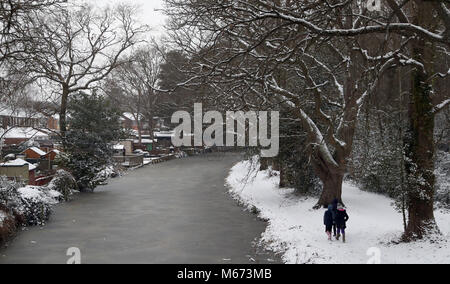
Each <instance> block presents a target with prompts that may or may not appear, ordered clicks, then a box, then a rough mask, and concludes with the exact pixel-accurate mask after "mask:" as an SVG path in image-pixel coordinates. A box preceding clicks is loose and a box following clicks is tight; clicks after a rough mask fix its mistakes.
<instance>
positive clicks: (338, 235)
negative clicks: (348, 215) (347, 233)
mask: <svg viewBox="0 0 450 284" xmlns="http://www.w3.org/2000/svg"><path fill="white" fill-rule="evenodd" d="M340 237H341V234H339V233H338V234H337V235H336V240H338V241H339V238H340Z"/></svg>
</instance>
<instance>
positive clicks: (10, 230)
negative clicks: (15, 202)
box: [0, 208, 17, 245]
mask: <svg viewBox="0 0 450 284" xmlns="http://www.w3.org/2000/svg"><path fill="white" fill-rule="evenodd" d="M6 211H7V210H4V208H2V209H0V245H1V244H3V243H5V242H6V241H8V240H9V239H10V238H11V236H13V235H14V233H15V232H16V229H17V226H16V220H15V218H14V216H11V215H10V214H8V213H7V212H6Z"/></svg>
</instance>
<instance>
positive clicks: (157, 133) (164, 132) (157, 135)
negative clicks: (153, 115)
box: [154, 131, 175, 138]
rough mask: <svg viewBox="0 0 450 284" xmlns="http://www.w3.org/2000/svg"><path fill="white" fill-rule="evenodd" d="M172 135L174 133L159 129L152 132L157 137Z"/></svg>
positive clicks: (170, 136) (169, 136)
mask: <svg viewBox="0 0 450 284" xmlns="http://www.w3.org/2000/svg"><path fill="white" fill-rule="evenodd" d="M174 135H175V134H174V132H172V131H161V132H155V133H154V136H155V137H158V138H172V137H173V136H174Z"/></svg>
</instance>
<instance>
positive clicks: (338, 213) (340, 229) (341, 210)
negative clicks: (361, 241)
mask: <svg viewBox="0 0 450 284" xmlns="http://www.w3.org/2000/svg"><path fill="white" fill-rule="evenodd" d="M348 219H349V217H348V214H347V210H346V209H345V207H344V205H342V204H341V203H339V200H338V199H334V200H333V203H332V204H330V205H329V206H328V210H327V211H326V212H325V214H324V217H323V220H324V225H325V232H326V233H327V235H328V240H330V241H331V234H332V233H333V236H334V237H335V238H336V240H339V239H340V237H341V236H342V241H343V242H344V243H345V229H346V228H347V226H346V224H347V221H348Z"/></svg>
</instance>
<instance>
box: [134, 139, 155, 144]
mask: <svg viewBox="0 0 450 284" xmlns="http://www.w3.org/2000/svg"><path fill="white" fill-rule="evenodd" d="M133 142H134V143H135V144H138V143H139V139H138V140H134V141H133ZM155 142H156V141H155V140H151V139H141V143H142V144H152V143H155Z"/></svg>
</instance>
